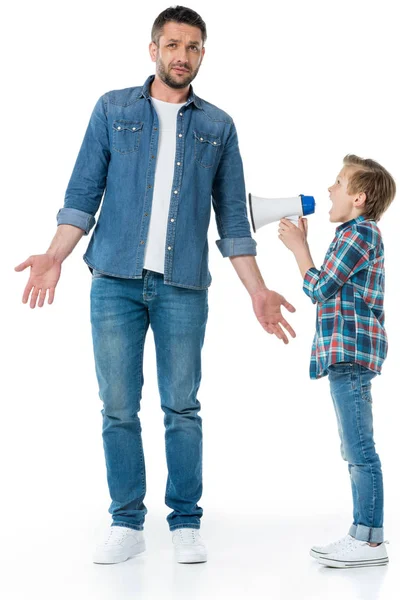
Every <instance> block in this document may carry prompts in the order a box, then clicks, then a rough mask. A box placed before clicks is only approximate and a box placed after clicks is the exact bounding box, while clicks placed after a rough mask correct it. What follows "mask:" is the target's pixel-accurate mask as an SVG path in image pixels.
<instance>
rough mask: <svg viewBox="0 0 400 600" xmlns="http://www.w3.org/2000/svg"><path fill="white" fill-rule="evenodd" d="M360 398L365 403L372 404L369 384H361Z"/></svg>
mask: <svg viewBox="0 0 400 600" xmlns="http://www.w3.org/2000/svg"><path fill="white" fill-rule="evenodd" d="M361 398H362V399H363V400H365V402H369V403H370V404H372V395H371V382H370V381H368V382H367V383H362V384H361Z"/></svg>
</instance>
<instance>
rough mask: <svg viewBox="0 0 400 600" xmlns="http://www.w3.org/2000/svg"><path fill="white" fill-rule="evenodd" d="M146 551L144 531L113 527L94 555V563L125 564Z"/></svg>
mask: <svg viewBox="0 0 400 600" xmlns="http://www.w3.org/2000/svg"><path fill="white" fill-rule="evenodd" d="M145 550H146V545H145V542H144V537H143V531H137V530H136V529H130V528H129V527H120V526H119V525H114V526H111V527H110V528H109V529H108V531H107V534H106V535H105V537H104V540H103V542H102V543H100V544H99V545H98V546H97V548H96V550H95V553H94V556H93V562H94V563H100V564H103V565H107V564H108V565H109V564H115V563H120V562H124V561H125V560H128V558H132V556H135V555H136V554H140V553H141V552H144V551H145Z"/></svg>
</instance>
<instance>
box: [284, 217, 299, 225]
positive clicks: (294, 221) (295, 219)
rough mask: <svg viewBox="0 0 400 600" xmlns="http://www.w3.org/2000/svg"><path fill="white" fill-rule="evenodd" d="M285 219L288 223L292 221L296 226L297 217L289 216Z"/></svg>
mask: <svg viewBox="0 0 400 600" xmlns="http://www.w3.org/2000/svg"><path fill="white" fill-rule="evenodd" d="M285 219H289V221H293V223H294V224H295V225H297V224H298V222H299V216H298V215H290V217H285Z"/></svg>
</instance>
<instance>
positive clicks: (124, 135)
mask: <svg viewBox="0 0 400 600" xmlns="http://www.w3.org/2000/svg"><path fill="white" fill-rule="evenodd" d="M142 130H143V122H141V121H123V120H121V119H120V120H119V121H114V123H113V141H112V147H113V150H116V151H117V152H119V153H120V154H129V153H130V152H137V151H138V149H139V144H140V137H141V135H142Z"/></svg>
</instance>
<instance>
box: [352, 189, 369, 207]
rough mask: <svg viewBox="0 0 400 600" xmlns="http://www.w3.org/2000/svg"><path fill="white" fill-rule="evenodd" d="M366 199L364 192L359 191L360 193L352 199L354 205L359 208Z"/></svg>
mask: <svg viewBox="0 0 400 600" xmlns="http://www.w3.org/2000/svg"><path fill="white" fill-rule="evenodd" d="M366 199H367V196H366V193H365V192H361V193H360V194H358V196H357V198H356V199H355V200H354V204H355V206H356V207H357V208H361V207H362V206H364V205H365V201H366Z"/></svg>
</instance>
